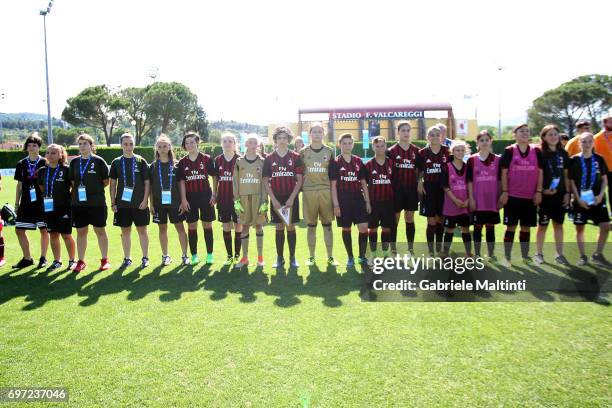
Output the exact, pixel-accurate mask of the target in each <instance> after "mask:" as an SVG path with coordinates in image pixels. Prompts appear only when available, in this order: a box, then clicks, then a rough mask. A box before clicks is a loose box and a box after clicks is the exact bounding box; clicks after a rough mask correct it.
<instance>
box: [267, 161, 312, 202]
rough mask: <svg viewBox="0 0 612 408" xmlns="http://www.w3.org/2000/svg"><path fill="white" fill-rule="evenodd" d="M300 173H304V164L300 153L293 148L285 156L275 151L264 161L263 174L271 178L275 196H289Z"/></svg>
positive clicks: (271, 186)
mask: <svg viewBox="0 0 612 408" xmlns="http://www.w3.org/2000/svg"><path fill="white" fill-rule="evenodd" d="M298 174H304V165H303V163H302V159H301V158H300V155H299V154H298V153H296V152H294V151H292V150H289V151H288V152H287V154H286V155H285V156H283V157H281V156H280V155H279V154H278V152H276V151H275V152H274V153H271V154H269V155H268V156H267V157H266V159H265V161H264V168H263V176H264V177H269V178H270V188H271V189H272V192H273V193H274V195H275V196H278V197H287V196H289V195H290V194H291V193H292V192H293V189H294V188H295V183H296V182H297V177H296V176H297V175H298Z"/></svg>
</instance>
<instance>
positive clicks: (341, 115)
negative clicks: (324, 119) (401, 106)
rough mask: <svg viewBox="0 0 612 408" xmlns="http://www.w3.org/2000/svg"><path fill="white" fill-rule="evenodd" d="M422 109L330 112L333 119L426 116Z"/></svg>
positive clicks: (412, 117)
mask: <svg viewBox="0 0 612 408" xmlns="http://www.w3.org/2000/svg"><path fill="white" fill-rule="evenodd" d="M424 117H425V112H424V111H422V110H376V111H334V112H330V113H329V118H330V119H332V120H359V119H376V120H381V119H418V118H424Z"/></svg>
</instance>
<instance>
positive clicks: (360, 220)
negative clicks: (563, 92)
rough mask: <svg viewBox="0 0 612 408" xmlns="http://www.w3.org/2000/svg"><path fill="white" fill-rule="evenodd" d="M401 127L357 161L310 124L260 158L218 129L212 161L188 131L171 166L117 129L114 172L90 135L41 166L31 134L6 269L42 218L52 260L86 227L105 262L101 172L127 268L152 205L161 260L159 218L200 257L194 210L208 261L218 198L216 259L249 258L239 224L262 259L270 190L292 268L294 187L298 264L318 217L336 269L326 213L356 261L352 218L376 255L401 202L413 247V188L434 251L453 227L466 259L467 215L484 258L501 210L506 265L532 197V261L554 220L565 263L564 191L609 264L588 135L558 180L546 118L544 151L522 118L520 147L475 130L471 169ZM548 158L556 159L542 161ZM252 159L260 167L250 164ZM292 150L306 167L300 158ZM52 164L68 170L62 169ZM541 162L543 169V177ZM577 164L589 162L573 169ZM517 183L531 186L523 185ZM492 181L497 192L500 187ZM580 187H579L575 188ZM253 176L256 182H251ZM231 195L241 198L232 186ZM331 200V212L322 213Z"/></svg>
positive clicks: (431, 134) (432, 140)
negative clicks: (68, 158)
mask: <svg viewBox="0 0 612 408" xmlns="http://www.w3.org/2000/svg"><path fill="white" fill-rule="evenodd" d="M398 133H399V135H400V137H399V142H398V143H397V144H396V145H395V146H393V147H392V148H390V149H389V150H388V151H387V150H386V142H385V141H384V139H382V138H377V139H375V140H374V147H375V150H376V157H375V158H374V159H373V160H371V161H370V162H368V163H367V164H366V165H363V163H362V162H361V159H360V158H359V157H356V156H353V155H352V147H353V140H352V137H351V136H350V134H345V135H341V136H340V138H339V146H340V150H341V154H340V156H338V157H337V158H333V152H332V151H331V149H329V148H328V147H326V146H324V145H323V144H322V140H323V134H324V130H323V127H322V126H321V125H320V124H315V125H313V126H312V128H311V129H310V135H311V139H312V144H311V145H309V146H308V147H306V148H304V149H302V151H301V152H300V154H299V155H298V154H297V153H296V152H292V151H289V142H290V140H291V132H290V130H289V129H287V128H278V129H276V131H275V133H274V136H273V138H274V141H275V145H276V150H275V152H274V153H272V154H271V155H270V156H269V157H268V158H266V160H265V161H263V159H262V158H261V157H260V156H258V154H257V144H258V141H257V139H256V138H255V137H250V138H249V140H247V143H246V144H247V152H246V153H245V155H244V156H243V157H241V158H238V156H237V155H236V154H235V145H236V141H235V138H234V137H233V136H232V135H224V136H223V139H222V144H223V149H224V153H223V154H222V155H220V156H219V157H217V158H215V159H214V160H213V159H211V158H210V157H209V156H207V155H204V154H202V153H200V152H199V151H198V142H199V137H198V136H197V134H194V133H188V134H186V135H185V137H184V138H183V143H182V146H183V148H184V149H185V150H186V151H187V153H188V154H187V155H186V156H185V157H184V158H183V159H181V160H180V161H179V163H178V165H177V166H176V167H174V166H170V165H169V163H174V158H173V157H172V148H171V145H170V140H169V139H168V138H166V137H164V136H162V137H160V138H159V139H158V140H157V142H156V161H155V162H154V163H152V165H151V166H150V167H148V166H147V164H146V161H144V159H142V158H141V157H139V156H136V155H134V154H133V147H134V146H133V144H134V143H133V137H131V135H129V134H126V135H123V136H122V138H121V141H122V148H123V150H124V154H123V156H122V157H120V158H117V159H115V160H114V161H113V162H112V163H111V167H110V172H108V167H107V166H106V163H105V162H104V160H103V159H101V158H100V157H98V156H95V155H93V147H94V145H93V139H91V137H89V136H88V135H81V136H80V137H79V139H78V143H79V149H80V152H81V156H80V157H79V158H77V159H75V160H73V161H72V162H71V163H70V167H66V166H65V165H64V164H63V163H62V161H63V159H62V154H63V155H64V156H65V152H63V151H62V150H63V149H62V148H61V147H59V146H50V147H49V148H48V153H47V159H48V162H47V163H46V164H45V162H44V161H43V160H41V158H40V157H39V156H38V149H39V148H40V140H36V139H35V138H33V139H32V140H29V141H28V142H27V143H26V149H27V150H28V152H29V157H28V158H26V159H24V160H22V161H21V162H20V164H18V166H17V169H16V170H17V171H16V175H15V178H16V179H17V180H18V181H19V184H18V191H17V197H18V198H17V200H18V202H17V203H16V206H17V208H18V210H17V213H18V223H17V230H18V237H19V241H20V244H21V246H22V250H23V252H24V257H23V259H22V260H21V261H20V263H19V264H18V265H16V266H17V267H22V266H27V265H30V264H33V260H32V258H31V256H29V257H28V255H29V248H28V247H27V237H26V236H25V230H27V229H35V228H36V226H39V227H42V226H44V225H46V226H47V227H48V228H47V229H48V230H49V232H51V236H52V249H53V252H54V256H55V261H54V263H53V264H52V265H51V267H52V268H56V267H59V266H61V261H60V259H59V258H60V257H59V252H60V248H59V246H60V245H59V236H60V235H61V236H62V237H63V238H64V242H65V243H66V246H67V248H68V252H69V256H70V259H71V261H72V260H74V259H75V258H74V242H73V241H72V238H71V235H70V232H71V231H70V228H71V226H74V227H76V228H77V232H78V240H77V241H78V244H79V245H78V249H79V261H78V262H77V263H76V265H75V266H76V267H75V270H76V271H81V270H83V269H84V268H85V264H84V255H85V250H86V243H87V231H88V225H92V226H93V227H94V231H95V232H96V235H97V237H98V242H99V245H100V249H101V252H102V256H103V259H102V261H101V266H100V267H101V269H108V268H109V267H110V264H109V263H108V258H107V256H106V255H107V251H108V249H107V248H108V241H107V238H106V232H105V229H104V227H105V223H106V205H105V201H104V187H105V186H106V185H107V184H108V179H109V176H110V184H111V188H110V190H111V206H112V209H113V211H114V213H115V214H114V224H115V225H117V226H119V227H121V228H122V243H123V249H124V254H125V258H124V263H123V265H124V266H127V265H129V264H130V263H131V259H130V256H129V255H130V249H131V248H130V247H131V242H130V230H131V225H132V224H135V225H136V228H137V230H138V233H139V237H140V243H141V249H142V251H143V260H142V262H143V265H144V266H146V264H148V257H147V252H148V237H147V233H146V225H148V222H149V211H148V204H149V201H150V206H151V209H152V212H153V220H154V222H156V223H158V224H159V226H160V243H161V246H162V252H163V254H164V255H163V257H162V263H163V264H168V263H170V262H171V259H170V257H169V255H168V238H167V223H168V221H170V222H171V223H172V224H174V225H175V227H176V229H177V232H178V235H179V242H180V244H181V249H182V254H183V263H189V259H188V258H187V255H186V252H187V242H189V246H190V250H191V254H192V257H191V263H197V262H198V261H199V259H198V256H197V221H198V219H200V220H201V221H202V222H203V227H204V236H205V240H206V247H207V262H212V261H213V258H212V248H213V240H212V225H211V223H212V221H213V219H214V209H213V206H214V205H215V204H217V206H218V211H219V220H220V221H221V222H222V223H223V230H224V231H223V232H224V233H223V236H224V241H225V246H226V250H227V253H228V260H227V261H226V263H230V262H234V261H237V260H238V254H239V252H240V248H241V247H242V249H243V257H242V259H241V260H240V262H238V263H237V266H243V265H245V264H248V238H249V234H248V227H249V226H250V225H254V226H255V227H256V236H257V241H258V242H257V247H258V264H260V265H262V264H263V259H262V256H261V254H262V247H263V231H262V229H261V225H262V224H263V223H264V222H265V217H264V214H265V213H266V212H267V202H268V197H269V198H270V200H271V203H272V207H273V208H272V210H271V212H270V213H271V217H272V220H273V221H274V222H275V223H276V224H277V231H276V244H277V262H276V263H275V266H280V265H282V264H284V258H283V247H284V240H285V239H284V238H285V234H284V230H285V229H286V230H287V241H288V244H289V253H290V262H291V265H292V266H297V261H296V259H295V226H294V224H295V222H296V221H297V220H298V219H299V217H298V214H299V201H298V199H297V197H298V193H299V191H300V190H301V189H302V188H303V190H304V193H303V197H304V206H305V208H304V217H305V219H306V222H307V224H308V235H307V236H308V246H309V251H310V258H309V259H308V261H307V263H308V264H312V263H314V251H315V245H316V229H315V228H316V224H317V219H320V220H321V223H322V225H323V229H324V237H325V243H326V247H327V252H328V262H329V263H331V264H336V261H335V260H334V258H333V255H332V245H333V244H332V242H333V239H332V233H331V221H332V219H333V216H334V215H335V216H336V218H337V222H338V225H339V226H340V227H342V229H343V231H342V232H343V233H342V237H343V241H344V244H345V248H346V250H347V253H348V255H349V261H348V264H349V265H351V264H352V263H353V254H352V243H351V235H350V227H351V225H352V224H356V225H357V227H358V229H359V260H360V261H361V262H366V259H365V250H366V245H367V239H368V235H369V238H370V244H371V248H372V250H373V251H374V252H375V251H376V241H377V228H378V227H379V226H380V227H382V237H381V240H382V247H383V251H384V252H386V251H387V250H388V249H389V246H391V249H393V247H394V245H393V244H394V242H395V241H396V231H397V222H398V221H399V215H400V213H401V211H402V210H404V211H405V221H406V235H407V237H406V238H407V241H408V244H409V247H410V249H412V248H411V247H412V244H413V242H414V234H415V230H414V211H416V209H417V207H418V202H417V201H418V200H417V197H421V200H420V201H421V214H422V215H425V216H426V217H427V219H428V226H427V241H428V244H429V249H430V252H431V253H432V254H433V253H434V245H435V249H436V251H437V252H438V253H442V254H447V253H448V251H449V249H450V243H451V242H452V235H453V231H454V228H455V227H456V226H459V227H461V228H462V232H463V234H462V236H463V240H464V243H465V245H466V252H468V253H470V254H471V235H470V234H469V229H468V228H469V224H470V218H469V217H468V212H469V210H470V211H471V221H472V222H473V224H474V241H475V244H474V247H475V251H476V254H477V255H479V253H480V242H481V240H482V227H483V225H485V226H486V230H487V243H488V247H489V253H490V255H492V251H493V249H494V234H493V225H495V224H496V223H498V222H499V213H498V208H500V207H501V206H503V207H504V221H505V224H506V225H507V231H506V235H505V238H504V241H505V249H506V259H505V260H506V262H509V254H510V252H511V243H512V241H513V238H514V230H515V228H516V226H517V224H518V223H519V222H520V224H521V235H520V240H521V242H529V228H530V227H532V226H535V223H536V221H535V219H536V206H538V205H540V228H539V233H538V249H539V250H540V253H538V254H537V255H536V260H541V259H542V254H541V247H542V244H541V242H543V236H544V232H545V226H546V225H547V224H548V220H549V219H552V220H553V225H554V226H555V231H556V233H555V238H556V240H557V251H558V254H557V258H556V259H557V261H559V262H561V263H567V261H566V260H565V258H564V257H563V255H562V248H561V245H562V236H561V235H560V234H559V233H558V232H559V231H558V227H559V226H560V225H561V224H562V223H563V213H562V212H560V211H558V210H555V209H556V208H557V207H558V206H557V204H559V203H562V204H563V206H566V205H567V204H569V191H570V189H571V190H572V192H573V193H574V196H575V197H576V198H575V201H574V202H575V205H576V213H575V214H576V215H575V217H574V223H575V224H576V225H577V231H578V241H579V245H580V243H581V242H583V239H582V240H581V236H582V237H583V232H584V227H583V225H584V223H585V222H586V220H587V219H588V218H591V219H592V220H593V222H594V223H596V224H599V225H600V239H599V244H600V245H599V246H598V250H597V252H596V253H595V254H594V255H593V259H594V260H596V261H598V262H603V263H605V262H606V261H605V259H604V258H603V255H602V251H603V245H604V244H605V241H606V234H607V230H608V225H609V223H608V221H609V219H608V218H607V216H608V215H607V210H606V208H605V200H603V199H602V197H603V192H604V190H605V187H606V183H607V179H606V177H605V175H606V172H607V170H606V168H605V163H604V162H603V161H602V160H600V159H601V158H599V159H598V156H597V155H592V153H591V154H589V152H590V151H589V149H588V144H589V138H588V137H585V141H584V144H585V149H583V154H582V155H581V156H580V158H576V159H575V160H574V161H573V162H574V163H577V162H579V163H580V168H578V165H574V166H573V167H572V168H573V169H575V171H572V172H571V174H572V175H573V176H574V177H568V173H567V169H568V163H569V161H568V160H567V156H564V155H563V153H562V151H561V150H560V149H558V145H559V143H558V141H559V137H558V130H557V129H556V128H554V127H551V126H549V127H547V128H545V129H544V130H543V131H542V135H541V137H542V145H541V146H542V147H541V150H539V149H532V147H531V146H530V145H529V134H528V130H527V127H526V126H519V127H517V128H516V129H515V131H514V133H515V136H516V141H517V143H516V144H515V145H513V146H511V147H509V148H508V149H506V152H505V153H504V155H503V156H502V158H501V159H499V158H498V157H497V156H495V155H493V154H492V153H491V151H490V145H491V143H490V142H491V139H490V136H489V135H488V134H486V133H481V134H480V135H479V136H478V146H479V153H478V154H476V155H474V156H472V157H471V158H470V160H469V161H468V164H467V166H464V165H463V161H462V160H460V159H459V158H460V157H463V154H464V152H465V144H463V143H461V142H456V143H455V144H454V145H453V146H452V147H451V152H452V153H453V156H451V157H449V154H448V150H447V148H446V147H445V146H443V145H441V144H440V132H439V129H438V128H435V127H434V128H430V129H429V130H428V136H427V137H428V141H429V145H428V146H427V147H426V148H424V149H421V150H419V149H418V148H416V146H414V145H412V144H410V125H409V123H408V122H403V123H400V124H399V125H398ZM591 150H592V136H591ZM549 156H551V157H552V160H551V157H549ZM453 157H456V159H454V158H453ZM591 157H594V158H595V159H594V160H593V159H591ZM257 159H259V163H256V162H257ZM302 159H304V160H305V161H306V162H307V165H306V166H304V163H303V161H304V160H302ZM476 159H478V160H476ZM64 160H65V158H64ZM90 163H91V165H90ZM236 163H241V165H240V166H238V167H237V168H235V166H236ZM253 163H255V164H253ZM551 163H552V165H551ZM58 165H59V166H60V167H58ZM62 166H63V167H65V168H64V169H62V168H61V167H62ZM126 166H127V167H126ZM234 168H235V169H234ZM241 168H244V169H245V171H244V176H241V174H240V171H239V170H240V169H241ZM543 169H544V171H542V170H543ZM546 169H548V170H549V171H548V172H546ZM584 169H586V171H583V170H584ZM105 170H106V172H105ZM52 172H53V173H52ZM208 176H212V177H213V180H214V182H213V189H211V188H210V185H209V182H208ZM302 177H304V178H302ZM130 179H131V183H130ZM585 179H588V183H587V182H585ZM149 180H151V182H150V181H149ZM173 180H174V182H173ZM525 180H527V181H531V182H528V183H524V181H525ZM58 183H59V184H60V185H59V188H58ZM585 183H586V184H585ZM500 184H501V195H500V194H499V190H500V188H499V185H500ZM543 184H544V185H548V186H549V188H548V189H546V190H545V191H544V197H545V199H544V201H542V185H543ZM576 184H578V185H579V188H577V185H576ZM587 184H588V185H587ZM254 185H255V186H256V187H255V188H253V186H254ZM257 185H258V187H257ZM330 186H331V189H330ZM588 187H591V188H590V189H589V188H588ZM71 190H72V192H71ZM241 190H242V192H244V191H246V192H247V193H246V194H242V192H241ZM532 190H533V191H532ZM589 190H590V191H591V193H592V195H593V196H594V199H593V203H592V204H591V205H589V203H588V201H585V200H587V199H588V200H589V201H590V198H589V197H586V196H584V195H583V193H582V192H588V191H589ZM417 193H418V194H417ZM39 195H40V197H39ZM43 197H44V198H43ZM179 197H180V200H179ZM20 198H21V200H20ZM28 198H29V200H28ZM39 198H41V199H39ZM582 198H585V200H582ZM370 199H371V200H370ZM232 200H233V201H234V205H233V206H232V205H231V202H232ZM19 201H21V202H19ZM20 204H21V205H20ZM24 204H25V205H24ZM282 207H285V208H291V209H292V216H291V220H290V222H289V223H285V222H283V221H281V219H280V217H279V216H278V212H279V210H280V209H281V208H282ZM332 208H333V213H332V211H330V210H331V209H332ZM394 213H395V214H396V217H395V219H393V216H392V214H394ZM183 220H186V221H187V223H188V234H186V233H185V231H184V227H183ZM442 220H444V224H445V226H446V234H444V229H443V227H442V222H441V221H442ZM286 224H287V225H286ZM232 226H233V227H234V228H235V229H236V234H235V237H234V249H235V254H234V253H233V251H232V240H231V228H232ZM245 226H246V228H244V227H245ZM368 227H369V231H368ZM41 231H43V230H41ZM368 232H369V233H368ZM540 232H541V234H540ZM561 232H562V230H561ZM43 235H45V232H43ZM24 238H25V239H24ZM24 241H25V242H24ZM44 241H45V240H44V239H43V240H41V245H43V248H42V249H43V254H44V252H45V251H46V247H45V242H44ZM47 242H48V241H47ZM443 242H444V246H443V245H442V243H443ZM24 244H25V245H24ZM245 244H246V245H245ZM522 249H523V247H522ZM525 251H526V249H525ZM525 251H523V257H524V258H527V254H526V252H525ZM581 254H582V257H581V262H583V263H584V262H586V257H585V254H584V248H583V245H582V246H581ZM374 255H376V253H374ZM44 261H45V260H44V257H41V260H40V264H42V263H44ZM71 264H74V262H73V261H72V262H71V263H70V264H69V267H70V266H72V265H71ZM39 266H44V265H39Z"/></svg>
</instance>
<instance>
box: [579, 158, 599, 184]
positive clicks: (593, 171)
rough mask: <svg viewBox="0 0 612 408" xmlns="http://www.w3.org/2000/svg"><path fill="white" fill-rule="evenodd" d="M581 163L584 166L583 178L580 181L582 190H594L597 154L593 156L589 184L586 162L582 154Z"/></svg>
mask: <svg viewBox="0 0 612 408" xmlns="http://www.w3.org/2000/svg"><path fill="white" fill-rule="evenodd" d="M580 165H581V166H582V180H581V181H580V190H592V189H593V186H594V185H595V178H596V177H597V174H596V173H597V169H596V168H595V156H591V175H590V177H589V179H590V180H589V183H588V185H587V179H586V177H587V176H586V173H587V168H586V163H585V160H584V156H582V155H580Z"/></svg>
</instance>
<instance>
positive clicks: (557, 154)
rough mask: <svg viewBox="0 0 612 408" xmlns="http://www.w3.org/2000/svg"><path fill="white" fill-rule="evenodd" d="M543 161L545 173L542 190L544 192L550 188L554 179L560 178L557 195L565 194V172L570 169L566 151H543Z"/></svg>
mask: <svg viewBox="0 0 612 408" xmlns="http://www.w3.org/2000/svg"><path fill="white" fill-rule="evenodd" d="M542 160H543V161H544V166H543V169H542V170H543V173H544V182H543V183H542V188H543V189H544V190H546V189H548V188H550V183H551V182H552V179H553V178H556V177H559V178H560V180H559V185H558V186H557V194H565V179H564V177H563V171H564V170H566V169H569V164H570V160H569V155H568V154H567V152H566V151H565V149H557V150H556V151H554V152H551V151H548V152H547V151H544V150H542Z"/></svg>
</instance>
